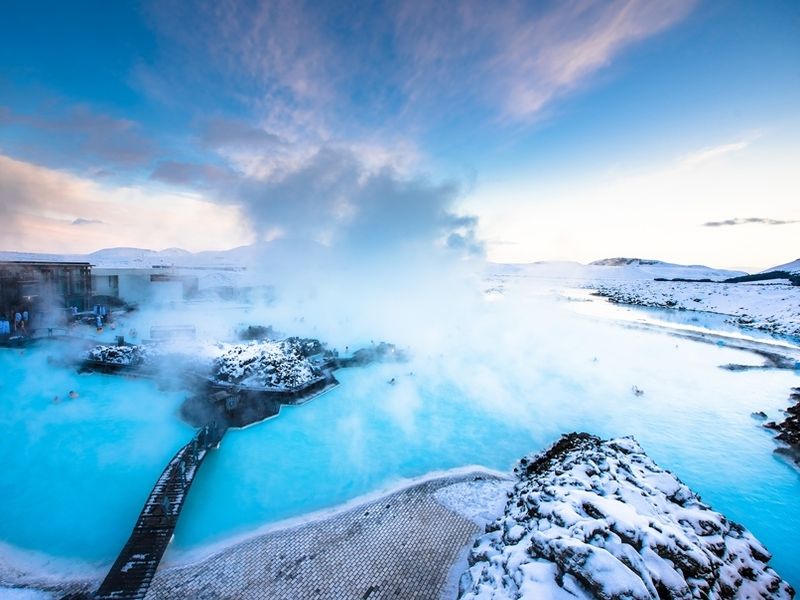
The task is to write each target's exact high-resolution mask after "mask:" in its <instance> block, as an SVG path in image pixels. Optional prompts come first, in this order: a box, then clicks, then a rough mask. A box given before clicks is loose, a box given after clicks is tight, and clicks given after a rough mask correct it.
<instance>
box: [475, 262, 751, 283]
mask: <svg viewBox="0 0 800 600" xmlns="http://www.w3.org/2000/svg"><path fill="white" fill-rule="evenodd" d="M488 271H489V273H490V274H491V275H496V276H526V277H544V278H550V277H554V278H568V279H588V280H603V279H624V280H635V279H655V278H657V277H658V278H663V279H675V278H679V279H714V280H723V279H728V278H730V277H740V276H742V275H746V274H747V273H745V272H743V271H730V270H727V269H714V268H711V267H706V266H703V265H676V264H673V263H668V262H663V261H660V260H646V259H641V258H606V259H603V260H597V261H594V262H592V263H589V264H588V265H583V264H581V263H577V262H569V261H549V262H548V261H544V262H535V263H526V264H501V263H490V264H489V265H488Z"/></svg>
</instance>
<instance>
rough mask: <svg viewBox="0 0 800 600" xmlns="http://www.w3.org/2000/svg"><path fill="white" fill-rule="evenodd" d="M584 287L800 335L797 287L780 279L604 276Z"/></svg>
mask: <svg viewBox="0 0 800 600" xmlns="http://www.w3.org/2000/svg"><path fill="white" fill-rule="evenodd" d="M587 287H590V288H592V289H595V290H597V292H598V293H599V294H601V295H603V296H606V297H608V298H609V299H610V300H612V301H614V302H621V303H624V304H637V305H640V306H656V307H662V308H674V309H678V310H700V311H707V312H714V313H720V314H723V315H729V316H730V319H729V320H730V322H732V323H735V324H737V325H742V326H744V327H753V328H756V329H761V330H764V331H770V332H772V333H778V334H782V335H792V336H800V287H798V286H792V285H789V284H788V283H780V280H775V281H774V282H773V281H768V282H763V283H759V284H755V283H749V284H747V283H694V282H683V281H653V280H647V279H638V280H619V281H610V280H607V281H596V282H591V283H588V284H587Z"/></svg>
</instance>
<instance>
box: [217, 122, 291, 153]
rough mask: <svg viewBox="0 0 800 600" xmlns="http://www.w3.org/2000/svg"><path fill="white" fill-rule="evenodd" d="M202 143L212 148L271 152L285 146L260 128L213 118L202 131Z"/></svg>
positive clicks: (276, 136)
mask: <svg viewBox="0 0 800 600" xmlns="http://www.w3.org/2000/svg"><path fill="white" fill-rule="evenodd" d="M202 141H203V142H204V143H205V144H207V145H208V146H210V147H212V148H223V147H226V146H234V147H237V148H242V147H246V148H258V149H261V150H272V149H274V148H275V147H277V146H284V145H286V143H287V142H286V140H284V139H283V138H281V137H280V136H279V135H276V134H274V133H270V132H269V131H266V130H265V129H262V128H260V127H254V126H252V125H250V124H249V123H247V122H245V121H241V120H239V119H227V118H221V117H218V118H215V119H211V120H209V121H208V122H207V123H206V124H205V127H204V129H203V133H202Z"/></svg>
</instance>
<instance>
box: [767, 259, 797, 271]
mask: <svg viewBox="0 0 800 600" xmlns="http://www.w3.org/2000/svg"><path fill="white" fill-rule="evenodd" d="M773 271H784V272H786V273H800V258H798V259H797V260H793V261H792V262H789V263H786V264H785V265H778V266H777V267H771V268H769V269H767V270H766V271H761V272H762V273H771V272H773Z"/></svg>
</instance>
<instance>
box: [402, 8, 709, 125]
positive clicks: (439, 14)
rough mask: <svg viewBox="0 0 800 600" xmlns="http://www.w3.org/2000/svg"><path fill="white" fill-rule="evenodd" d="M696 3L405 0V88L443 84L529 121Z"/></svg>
mask: <svg viewBox="0 0 800 600" xmlns="http://www.w3.org/2000/svg"><path fill="white" fill-rule="evenodd" d="M694 4H695V2H694V0H679V1H675V2H666V1H656V2H653V1H647V0H624V1H616V2H613V1H612V2H605V1H595V0H582V1H573V2H562V3H554V4H553V5H551V6H549V7H544V6H543V5H542V4H535V5H534V4H528V3H514V2H511V3H504V4H503V5H501V6H498V5H493V6H492V8H491V10H487V8H486V4H485V3H483V2H480V1H479V0H468V1H466V2H455V1H452V2H442V3H437V4H435V5H430V4H420V3H419V2H416V1H413V0H409V1H406V2H404V3H402V4H400V8H399V10H398V35H399V39H400V40H401V42H400V44H401V49H402V50H403V52H404V53H405V54H406V55H407V56H408V65H407V67H408V69H407V75H406V78H407V79H406V82H405V87H406V88H407V89H409V90H410V92H411V94H412V95H414V96H417V97H419V96H425V95H427V92H426V90H429V89H433V90H437V89H438V90H440V89H441V88H443V87H444V88H449V89H451V90H452V91H453V92H454V95H458V96H461V95H463V94H470V95H477V96H478V97H481V98H483V99H484V101H486V102H488V103H490V105H491V106H492V108H493V109H494V110H499V111H500V113H501V114H503V115H504V116H506V117H509V118H512V119H515V120H529V119H531V118H532V117H534V116H535V115H537V114H538V113H539V112H541V111H542V110H543V109H544V108H545V107H546V106H547V105H548V104H550V103H551V102H552V101H553V100H554V99H556V98H558V97H560V96H562V95H564V94H565V93H567V92H570V91H572V90H574V89H576V88H578V87H579V86H581V85H583V84H584V83H585V82H586V81H587V80H588V79H589V78H590V77H591V76H592V75H593V74H595V73H596V72H597V71H599V70H600V69H602V68H603V67H606V66H608V65H609V64H610V63H611V62H612V61H613V59H614V58H616V56H617V55H619V54H620V53H621V52H622V51H623V50H624V49H626V48H627V47H629V46H630V45H632V44H633V43H635V42H637V41H640V40H642V39H645V38H647V37H650V36H653V35H655V34H657V33H659V32H661V31H663V30H665V29H667V28H669V27H670V26H672V25H674V24H675V23H677V22H679V21H681V20H682V19H683V18H685V17H686V15H687V14H688V13H689V12H690V11H691V9H692V8H693V6H694Z"/></svg>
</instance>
